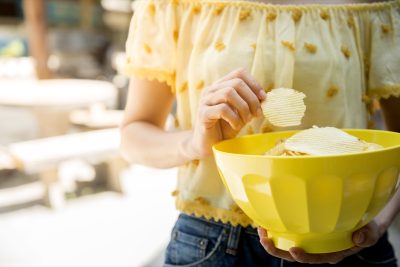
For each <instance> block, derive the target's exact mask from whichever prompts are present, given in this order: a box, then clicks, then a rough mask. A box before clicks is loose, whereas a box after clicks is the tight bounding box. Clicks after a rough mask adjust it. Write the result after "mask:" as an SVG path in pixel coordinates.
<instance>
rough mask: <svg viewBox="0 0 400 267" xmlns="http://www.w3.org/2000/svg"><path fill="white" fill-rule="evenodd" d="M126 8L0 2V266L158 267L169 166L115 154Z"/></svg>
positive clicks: (167, 213)
mask: <svg viewBox="0 0 400 267" xmlns="http://www.w3.org/2000/svg"><path fill="white" fill-rule="evenodd" d="M132 3H133V1H132V0H101V1H100V0H0V129H1V130H0V266H7V267H9V266H52V267H56V266H135V267H136V266H161V265H162V262H163V252H164V249H165V246H166V244H167V242H168V239H169V235H170V230H171V228H172V226H173V224H174V221H175V219H176V217H177V212H176V211H175V207H174V199H173V198H172V197H171V192H172V191H173V189H174V187H175V179H174V177H175V175H176V169H168V170H156V169H151V168H147V167H144V166H140V165H129V164H127V163H126V162H124V161H123V160H122V159H121V157H120V155H119V153H118V146H119V131H118V126H119V124H120V122H121V119H122V112H123V111H122V110H123V108H124V105H125V102H126V94H127V86H128V77H126V76H124V75H123V74H122V68H123V63H124V56H125V55H124V50H125V47H124V46H125V40H126V38H127V33H128V29H129V23H130V18H131V16H132ZM375 109H376V112H375V113H374V114H375V115H374V123H375V126H374V127H375V128H383V127H384V126H383V124H382V119H381V115H380V112H379V107H378V106H376V107H375ZM171 118H172V115H171ZM171 118H170V119H169V121H168V122H167V125H166V127H167V128H171V129H172V127H173V126H172V125H173V123H171V121H173V119H171ZM398 221H399V220H398ZM398 221H397V222H396V223H395V224H394V225H393V226H392V227H391V229H390V234H391V239H392V241H393V243H394V244H395V245H396V251H397V252H400V244H399V243H400V234H399V232H400V226H399V225H400V224H399V223H398ZM399 254H400V253H399ZM399 256H400V255H399Z"/></svg>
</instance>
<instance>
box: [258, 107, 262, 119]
mask: <svg viewBox="0 0 400 267" xmlns="http://www.w3.org/2000/svg"><path fill="white" fill-rule="evenodd" d="M262 114H263V112H262V110H261V108H258V109H257V116H258V117H260V116H262Z"/></svg>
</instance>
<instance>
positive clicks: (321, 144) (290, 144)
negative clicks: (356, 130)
mask: <svg viewBox="0 0 400 267" xmlns="http://www.w3.org/2000/svg"><path fill="white" fill-rule="evenodd" d="M284 145H285V149H286V150H289V151H294V152H299V153H304V154H307V155H337V154H347V153H357V152H362V151H367V150H376V149H379V148H380V146H379V145H377V144H369V143H367V142H365V141H362V140H360V139H358V138H357V137H355V136H352V135H350V134H348V133H346V132H344V131H342V130H340V129H337V128H334V127H324V128H318V127H313V128H311V129H307V130H304V131H301V132H298V133H297V134H295V135H293V136H291V137H290V138H288V139H287V140H286V141H285V144H284Z"/></svg>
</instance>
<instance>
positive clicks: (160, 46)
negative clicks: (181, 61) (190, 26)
mask: <svg viewBox="0 0 400 267" xmlns="http://www.w3.org/2000/svg"><path fill="white" fill-rule="evenodd" d="M175 29H176V18H175V7H174V4H173V1H171V2H170V3H168V2H166V1H156V0H136V1H135V4H134V15H133V17H132V20H131V24H130V28H129V34H128V39H127V42H126V64H125V68H124V72H125V74H126V75H128V76H136V77H139V78H144V79H149V80H154V79H156V80H158V81H160V82H166V83H167V84H168V85H170V86H171V88H172V89H174V80H175V65H176V42H175V38H174V32H176V30H175Z"/></svg>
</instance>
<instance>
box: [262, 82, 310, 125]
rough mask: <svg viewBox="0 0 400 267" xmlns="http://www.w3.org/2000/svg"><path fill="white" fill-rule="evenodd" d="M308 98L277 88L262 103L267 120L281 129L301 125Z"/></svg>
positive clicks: (293, 91) (286, 89)
mask: <svg viewBox="0 0 400 267" xmlns="http://www.w3.org/2000/svg"><path fill="white" fill-rule="evenodd" d="M305 97H306V96H305V95H304V94H303V93H301V92H298V91H296V90H293V89H290V88H277V89H273V90H272V91H271V92H268V93H267V97H266V99H265V100H264V101H263V102H262V103H261V108H262V110H263V113H264V116H265V118H266V119H267V120H268V121H269V122H270V123H271V124H273V125H275V126H279V127H287V126H296V125H300V124H301V119H302V118H303V116H304V112H305V110H306V106H305V105H304V98H305Z"/></svg>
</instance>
